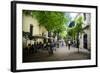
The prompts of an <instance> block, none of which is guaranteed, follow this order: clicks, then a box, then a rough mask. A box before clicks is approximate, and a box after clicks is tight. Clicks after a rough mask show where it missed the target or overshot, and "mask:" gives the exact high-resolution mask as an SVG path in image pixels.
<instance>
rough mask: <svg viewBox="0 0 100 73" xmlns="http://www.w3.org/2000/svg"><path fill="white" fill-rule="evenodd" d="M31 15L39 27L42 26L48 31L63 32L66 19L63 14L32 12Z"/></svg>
mask: <svg viewBox="0 0 100 73" xmlns="http://www.w3.org/2000/svg"><path fill="white" fill-rule="evenodd" d="M32 15H33V16H34V17H36V18H37V20H38V21H39V23H40V26H44V27H45V28H46V29H47V30H48V31H59V32H61V31H63V30H66V29H65V26H64V25H65V23H66V22H67V18H66V17H65V14H64V12H51V11H32Z"/></svg>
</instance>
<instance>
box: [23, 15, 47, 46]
mask: <svg viewBox="0 0 100 73" xmlns="http://www.w3.org/2000/svg"><path fill="white" fill-rule="evenodd" d="M22 32H23V47H25V46H27V45H28V44H34V42H35V41H36V42H43V41H44V39H45V38H47V36H48V31H47V30H46V29H45V27H43V26H39V22H38V21H37V19H36V18H34V17H32V16H31V15H25V14H23V16H22Z"/></svg>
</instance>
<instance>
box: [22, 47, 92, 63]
mask: <svg viewBox="0 0 100 73" xmlns="http://www.w3.org/2000/svg"><path fill="white" fill-rule="evenodd" d="M53 52H54V54H53V55H49V54H48V51H47V50H38V52H37V53H35V54H30V55H29V56H25V57H24V58H23V62H24V63H26V62H41V61H42V62H43V61H64V60H86V59H90V57H91V54H90V52H89V51H88V50H86V49H79V52H78V48H74V47H71V48H70V50H69V49H68V47H66V46H63V47H60V48H56V50H54V51H53Z"/></svg>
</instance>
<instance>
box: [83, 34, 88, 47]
mask: <svg viewBox="0 0 100 73" xmlns="http://www.w3.org/2000/svg"><path fill="white" fill-rule="evenodd" d="M87 37H88V36H87V34H84V35H83V47H84V48H85V49H87V48H88V47H87V46H88V44H87V43H88V40H87Z"/></svg>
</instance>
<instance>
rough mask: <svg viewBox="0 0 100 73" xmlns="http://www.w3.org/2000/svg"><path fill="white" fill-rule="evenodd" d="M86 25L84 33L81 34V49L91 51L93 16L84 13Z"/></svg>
mask: <svg viewBox="0 0 100 73" xmlns="http://www.w3.org/2000/svg"><path fill="white" fill-rule="evenodd" d="M83 17H84V23H83V24H82V29H83V33H82V34H80V37H79V40H80V48H85V49H88V50H91V14H90V13H83Z"/></svg>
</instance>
